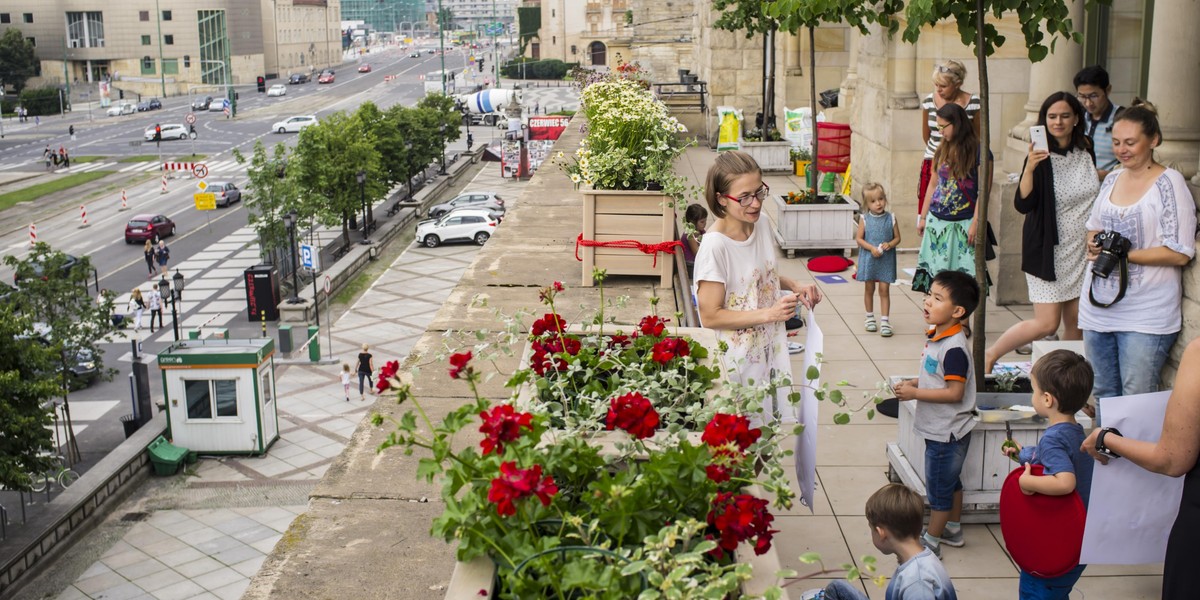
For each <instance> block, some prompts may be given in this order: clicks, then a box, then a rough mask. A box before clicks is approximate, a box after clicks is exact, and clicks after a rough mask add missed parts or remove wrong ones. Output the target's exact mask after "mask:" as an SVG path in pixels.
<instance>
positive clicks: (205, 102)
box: [192, 96, 213, 110]
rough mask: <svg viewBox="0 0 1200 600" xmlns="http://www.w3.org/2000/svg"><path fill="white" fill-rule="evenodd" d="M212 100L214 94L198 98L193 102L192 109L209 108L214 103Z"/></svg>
mask: <svg viewBox="0 0 1200 600" xmlns="http://www.w3.org/2000/svg"><path fill="white" fill-rule="evenodd" d="M212 101H213V97H212V96H205V97H203V98H197V99H196V100H194V101H193V102H192V110H208V107H209V106H210V105H211V104H212Z"/></svg>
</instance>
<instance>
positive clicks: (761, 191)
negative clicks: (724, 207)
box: [721, 183, 771, 207]
mask: <svg viewBox="0 0 1200 600" xmlns="http://www.w3.org/2000/svg"><path fill="white" fill-rule="evenodd" d="M770 193H771V188H770V187H768V186H767V184H765V183H764V184H762V187H760V188H758V191H756V192H754V193H753V194H743V195H741V196H736V197H735V196H730V195H729V194H721V195H722V196H724V197H726V198H729V199H730V200H733V201H734V202H737V203H738V204H741V205H742V206H743V207H745V206H750V204H751V203H753V202H754V201H755V200H758V201H759V202H763V201H765V200H766V199H767V195H768V194H770Z"/></svg>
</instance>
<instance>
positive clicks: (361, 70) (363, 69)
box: [358, 63, 371, 73]
mask: <svg viewBox="0 0 1200 600" xmlns="http://www.w3.org/2000/svg"><path fill="white" fill-rule="evenodd" d="M358 72H359V73H370V72H371V65H370V64H367V63H363V64H362V66H360V67H359V68H358Z"/></svg>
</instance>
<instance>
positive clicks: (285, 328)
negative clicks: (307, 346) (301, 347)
mask: <svg viewBox="0 0 1200 600" xmlns="http://www.w3.org/2000/svg"><path fill="white" fill-rule="evenodd" d="M295 344H296V342H295V341H294V340H293V339H292V326H291V325H280V326H279V352H280V353H281V354H291V353H292V350H293V349H295Z"/></svg>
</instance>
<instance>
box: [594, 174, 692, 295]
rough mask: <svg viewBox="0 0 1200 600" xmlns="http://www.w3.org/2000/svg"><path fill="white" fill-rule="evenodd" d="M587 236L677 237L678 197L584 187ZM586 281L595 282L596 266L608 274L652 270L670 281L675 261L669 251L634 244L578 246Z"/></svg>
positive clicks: (611, 239)
mask: <svg viewBox="0 0 1200 600" xmlns="http://www.w3.org/2000/svg"><path fill="white" fill-rule="evenodd" d="M583 239H585V240H592V241H596V242H615V241H618V240H636V241H638V242H641V243H643V244H647V245H650V244H658V243H661V242H666V241H670V240H673V239H675V206H674V201H673V200H672V199H671V198H670V197H668V196H666V195H664V194H663V193H661V192H644V191H619V190H585V191H584V192H583ZM579 250H580V252H579V256H580V258H582V259H583V279H582V281H583V285H584V286H588V287H590V286H592V285H595V281H594V280H593V279H592V269H593V268H594V267H599V268H601V269H606V270H607V271H608V274H609V275H649V276H657V277H658V278H659V285H660V286H662V287H665V288H669V287H672V284H671V281H672V278H673V277H674V274H675V261H674V259H673V257H672V256H671V255H670V254H666V253H658V254H645V253H643V252H641V251H640V250H638V249H636V248H605V247H592V246H582V247H580V249H579ZM677 251H678V250H677Z"/></svg>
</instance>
